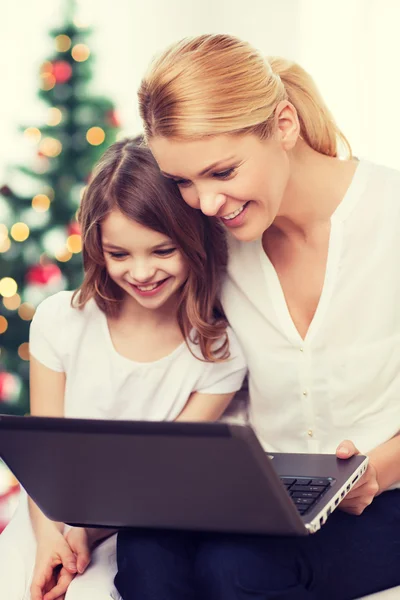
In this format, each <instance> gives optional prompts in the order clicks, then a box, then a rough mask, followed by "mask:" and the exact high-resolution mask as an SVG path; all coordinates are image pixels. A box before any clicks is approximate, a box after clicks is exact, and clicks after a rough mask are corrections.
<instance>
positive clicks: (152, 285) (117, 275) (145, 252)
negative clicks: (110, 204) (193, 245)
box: [101, 210, 188, 310]
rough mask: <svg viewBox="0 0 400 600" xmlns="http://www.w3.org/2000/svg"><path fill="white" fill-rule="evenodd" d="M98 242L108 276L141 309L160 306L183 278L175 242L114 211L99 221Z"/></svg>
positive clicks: (183, 266)
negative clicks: (99, 232) (99, 236)
mask: <svg viewBox="0 0 400 600" xmlns="http://www.w3.org/2000/svg"><path fill="white" fill-rule="evenodd" d="M101 243H102V249H103V254H104V259H105V264H106V269H107V273H108V275H109V277H110V278H111V279H112V280H113V281H114V282H115V283H116V284H117V285H118V286H119V287H120V288H121V289H122V290H123V291H124V292H125V293H126V295H127V297H129V298H132V299H134V300H135V301H136V302H138V303H139V304H140V305H142V306H143V307H145V308H148V309H150V310H155V309H159V308H161V307H162V306H164V305H165V303H166V302H168V300H170V299H171V298H172V297H175V296H176V294H177V293H178V291H179V290H180V289H181V287H182V286H183V285H184V283H185V281H186V279H187V276H188V267H187V264H186V261H185V260H184V258H183V256H182V254H181V252H180V251H179V249H178V248H177V247H176V244H174V243H173V242H172V240H171V239H170V238H169V237H167V236H166V235H164V234H162V233H159V232H157V231H154V230H152V229H149V228H147V227H144V226H143V225H140V224H139V223H137V222H136V221H134V220H132V219H129V218H128V217H126V216H125V215H124V214H122V213H121V212H120V211H118V210H113V211H112V212H111V213H109V214H108V215H107V217H106V218H105V219H104V221H103V222H102V224H101Z"/></svg>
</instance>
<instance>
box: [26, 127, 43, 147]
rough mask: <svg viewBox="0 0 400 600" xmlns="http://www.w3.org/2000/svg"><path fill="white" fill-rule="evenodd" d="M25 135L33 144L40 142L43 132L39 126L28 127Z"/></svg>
mask: <svg viewBox="0 0 400 600" xmlns="http://www.w3.org/2000/svg"><path fill="white" fill-rule="evenodd" d="M24 137H25V139H26V140H28V142H30V143H31V144H38V143H39V142H40V138H41V137H42V134H41V133H40V130H39V129H38V128H37V127H27V128H26V129H25V131H24Z"/></svg>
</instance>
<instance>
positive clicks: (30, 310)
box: [18, 302, 35, 321]
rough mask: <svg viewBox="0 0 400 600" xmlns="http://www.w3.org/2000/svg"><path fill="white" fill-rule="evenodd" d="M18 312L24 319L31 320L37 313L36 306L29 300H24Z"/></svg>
mask: <svg viewBox="0 0 400 600" xmlns="http://www.w3.org/2000/svg"><path fill="white" fill-rule="evenodd" d="M18 314H19V316H20V317H21V319H22V320H23V321H30V320H31V319H32V317H33V315H34V314H35V307H34V306H33V305H32V304H29V302H23V304H21V306H20V307H19V309H18Z"/></svg>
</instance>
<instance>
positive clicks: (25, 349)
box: [18, 342, 29, 360]
mask: <svg viewBox="0 0 400 600" xmlns="http://www.w3.org/2000/svg"><path fill="white" fill-rule="evenodd" d="M18 356H19V357H20V358H22V360H29V344H28V342H24V343H23V344H21V345H20V346H19V347H18Z"/></svg>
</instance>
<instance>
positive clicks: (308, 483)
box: [280, 477, 332, 515]
mask: <svg viewBox="0 0 400 600" xmlns="http://www.w3.org/2000/svg"><path fill="white" fill-rule="evenodd" d="M280 479H281V481H282V483H283V484H284V486H285V487H286V490H287V492H288V494H289V496H290V497H291V499H292V500H293V502H294V504H295V505H296V508H297V510H298V511H299V513H300V514H301V515H304V514H305V513H306V512H307V511H309V510H310V508H312V507H313V506H314V504H315V503H316V502H317V501H318V500H319V499H320V498H321V496H322V495H323V494H324V493H325V492H326V490H327V489H328V488H329V487H330V485H331V483H332V479H330V478H329V477H319V478H313V479H311V478H310V477H281V478H280Z"/></svg>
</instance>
